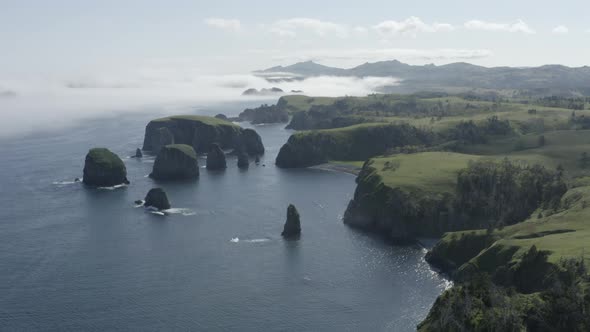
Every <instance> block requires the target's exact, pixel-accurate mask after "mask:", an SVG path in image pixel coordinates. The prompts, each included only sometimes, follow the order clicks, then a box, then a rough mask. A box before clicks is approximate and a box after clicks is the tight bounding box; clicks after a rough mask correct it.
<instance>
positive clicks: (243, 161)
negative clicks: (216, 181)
mask: <svg viewBox="0 0 590 332" xmlns="http://www.w3.org/2000/svg"><path fill="white" fill-rule="evenodd" d="M248 167H250V160H249V159H248V154H247V153H246V152H244V151H240V152H238V168H241V169H245V168H248Z"/></svg>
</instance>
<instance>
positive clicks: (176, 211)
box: [164, 208, 197, 216]
mask: <svg viewBox="0 0 590 332" xmlns="http://www.w3.org/2000/svg"><path fill="white" fill-rule="evenodd" d="M164 212H165V213H167V214H181V215H183V216H194V215H195V214H197V213H196V212H195V211H193V210H191V209H186V208H170V209H167V210H164Z"/></svg>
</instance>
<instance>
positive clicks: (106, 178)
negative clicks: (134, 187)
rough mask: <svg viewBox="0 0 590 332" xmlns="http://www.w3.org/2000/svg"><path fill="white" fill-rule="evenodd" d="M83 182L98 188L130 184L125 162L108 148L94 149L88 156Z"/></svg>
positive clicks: (85, 162)
mask: <svg viewBox="0 0 590 332" xmlns="http://www.w3.org/2000/svg"><path fill="white" fill-rule="evenodd" d="M83 173H84V177H83V179H82V182H84V184H86V185H90V186H97V187H111V186H116V185H120V184H129V180H127V168H126V167H125V163H123V160H121V158H119V156H117V155H116V154H115V153H113V152H111V151H110V150H109V149H107V148H93V149H90V151H88V154H86V159H85V161H84V170H83Z"/></svg>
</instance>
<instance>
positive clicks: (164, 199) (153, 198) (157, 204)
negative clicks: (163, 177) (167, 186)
mask: <svg viewBox="0 0 590 332" xmlns="http://www.w3.org/2000/svg"><path fill="white" fill-rule="evenodd" d="M144 206H151V207H154V208H156V209H158V210H167V209H169V208H170V201H168V195H166V192H165V191H164V189H162V188H152V189H150V191H148V193H147V195H146V196H145V203H144Z"/></svg>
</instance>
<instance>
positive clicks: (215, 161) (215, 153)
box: [207, 143, 227, 170]
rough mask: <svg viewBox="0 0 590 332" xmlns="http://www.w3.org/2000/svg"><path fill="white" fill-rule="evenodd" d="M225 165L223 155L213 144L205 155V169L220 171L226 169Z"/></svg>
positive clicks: (216, 145)
mask: <svg viewBox="0 0 590 332" xmlns="http://www.w3.org/2000/svg"><path fill="white" fill-rule="evenodd" d="M226 168H227V163H226V161H225V153H224V152H223V150H221V148H220V147H219V144H217V143H213V144H211V147H210V149H209V153H208V154H207V169H208V170H221V169H226Z"/></svg>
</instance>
